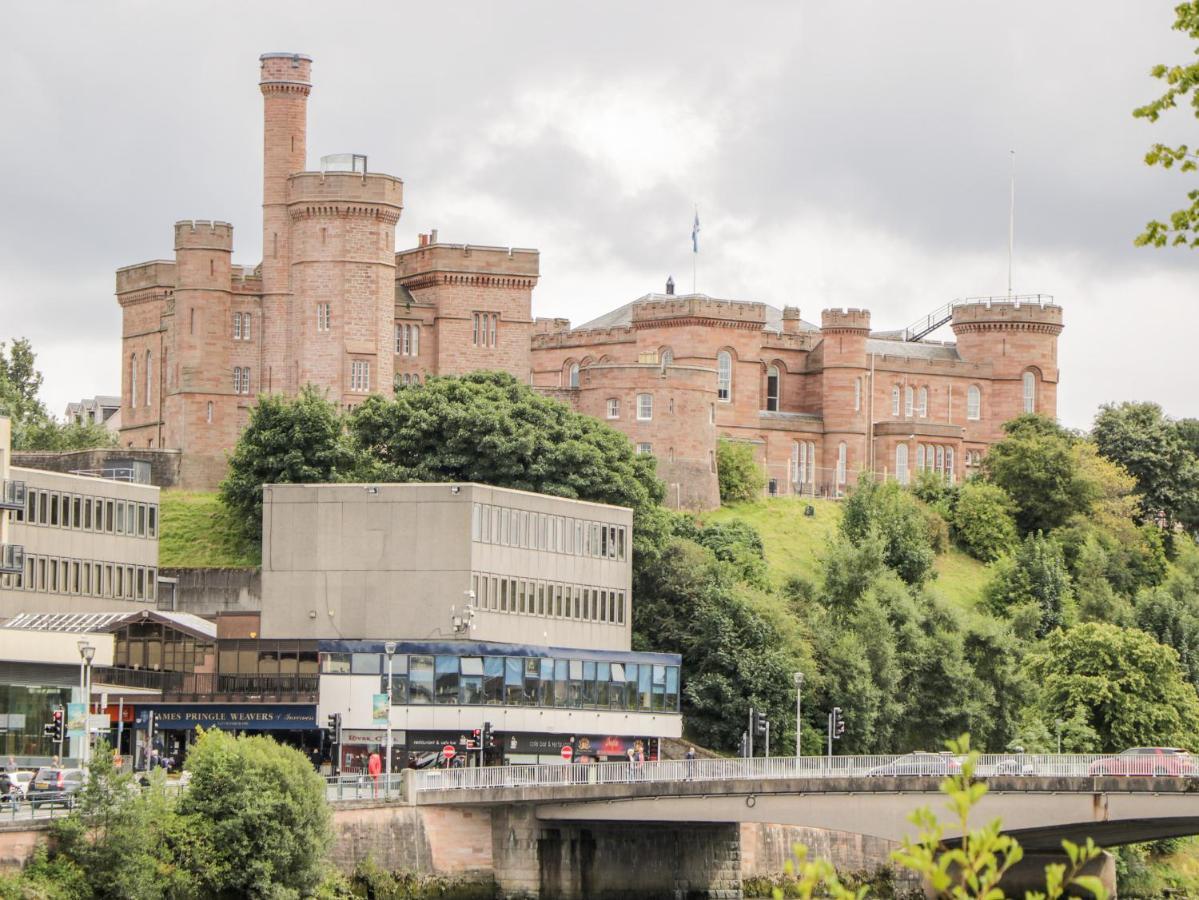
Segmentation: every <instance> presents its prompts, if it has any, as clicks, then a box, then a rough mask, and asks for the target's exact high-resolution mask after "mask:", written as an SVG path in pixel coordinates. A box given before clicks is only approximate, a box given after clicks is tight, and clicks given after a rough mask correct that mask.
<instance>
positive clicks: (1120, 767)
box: [1089, 747, 1199, 776]
mask: <svg viewBox="0 0 1199 900" xmlns="http://www.w3.org/2000/svg"><path fill="white" fill-rule="evenodd" d="M1089 771H1090V774H1091V775H1173V776H1188V775H1195V774H1199V769H1196V766H1195V760H1194V758H1193V757H1192V756H1191V754H1190V753H1188V752H1187V751H1186V750H1180V749H1179V748H1177V747H1131V748H1129V749H1128V750H1125V751H1124V752H1123V753H1121V754H1120V755H1119V756H1108V757H1105V758H1104V759H1097V760H1095V761H1094V762H1093V763H1091V767H1090V770H1089Z"/></svg>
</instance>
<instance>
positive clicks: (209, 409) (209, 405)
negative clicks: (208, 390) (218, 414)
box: [205, 400, 212, 425]
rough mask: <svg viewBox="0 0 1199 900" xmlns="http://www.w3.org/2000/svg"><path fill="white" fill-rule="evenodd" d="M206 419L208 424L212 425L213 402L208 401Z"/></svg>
mask: <svg viewBox="0 0 1199 900" xmlns="http://www.w3.org/2000/svg"><path fill="white" fill-rule="evenodd" d="M205 419H206V420H207V422H208V424H210V425H211V424H212V401H211V400H209V401H208V412H207V414H206V415H205Z"/></svg>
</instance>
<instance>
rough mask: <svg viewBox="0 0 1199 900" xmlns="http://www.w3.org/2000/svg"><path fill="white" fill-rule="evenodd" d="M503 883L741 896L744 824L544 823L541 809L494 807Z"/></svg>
mask: <svg viewBox="0 0 1199 900" xmlns="http://www.w3.org/2000/svg"><path fill="white" fill-rule="evenodd" d="M491 824H492V860H493V865H494V872H495V881H496V887H497V889H498V891H499V894H500V896H502V897H505V898H532V897H536V898H539V900H593V898H594V900H640V898H647V900H648V898H655V900H657V898H663V897H666V898H677V900H692V898H738V897H740V896H741V833H740V826H739V825H736V824H707V823H688V824H674V823H657V822H629V823H627V824H624V823H614V822H549V823H545V822H541V821H539V820H538V819H537V817H536V815H535V813H534V811H533V809H532V808H531V807H527V806H511V807H508V808H503V809H494V810H493V811H492V823H491Z"/></svg>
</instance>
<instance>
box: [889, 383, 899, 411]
mask: <svg viewBox="0 0 1199 900" xmlns="http://www.w3.org/2000/svg"><path fill="white" fill-rule="evenodd" d="M891 415H893V416H898V415H899V385H897V384H896V385H892V386H891Z"/></svg>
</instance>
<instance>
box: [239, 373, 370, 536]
mask: <svg viewBox="0 0 1199 900" xmlns="http://www.w3.org/2000/svg"><path fill="white" fill-rule="evenodd" d="M351 460H352V455H351V453H350V451H349V447H348V446H347V442H346V440H345V439H344V437H343V434H342V418H341V416H340V415H339V414H338V411H337V407H336V406H334V405H333V404H332V403H331V402H329V401H328V400H326V399H325V398H324V397H323V396H322V395H321V393H320V392H318V391H317V389H316V388H314V387H313V386H311V385H306V386H305V387H304V388H303V389H302V390H301V391H300V393H299V394H298V395H297V396H296V397H294V398H291V399H288V398H285V397H281V396H278V395H276V394H264V395H262V396H261V397H259V398H258V403H257V404H256V405H255V406H254V408H253V409H252V410H251V411H250V423H249V425H247V426H246V429H245V431H243V432H242V433H241V437H239V438H238V440H237V446H236V447H234V448H233V454H232V456H230V458H229V474H228V475H227V476H226V477H225V480H224V481H223V482H222V483H221V500H222V502H223V503H224V504H225V507H226V508H227V509H228V510H229V511H230V512H231V514H232V515H233V517H234V519H235V521H236V522H237V523H238V525H239V527H240V528H241V530H242V533H243V536H244V537H245V538H246V539H248V540H256V539H258V538H259V537H260V536H261V534H262V486H263V485H264V484H309V483H319V482H328V481H336V480H337V479H338V477H339V475H341V474H343V473H344V472H345V470H346V469H348V468H349V466H350V463H351Z"/></svg>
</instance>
